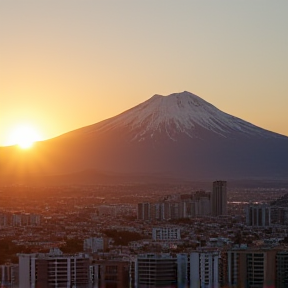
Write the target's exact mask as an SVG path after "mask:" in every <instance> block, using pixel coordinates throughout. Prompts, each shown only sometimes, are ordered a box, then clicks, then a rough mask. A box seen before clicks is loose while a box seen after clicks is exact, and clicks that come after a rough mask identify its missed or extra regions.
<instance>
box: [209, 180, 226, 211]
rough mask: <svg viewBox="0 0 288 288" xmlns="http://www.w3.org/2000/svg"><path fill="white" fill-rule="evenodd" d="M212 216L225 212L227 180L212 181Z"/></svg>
mask: <svg viewBox="0 0 288 288" xmlns="http://www.w3.org/2000/svg"><path fill="white" fill-rule="evenodd" d="M211 210H212V216H219V215H226V214H227V182H226V181H214V182H213V191H212V194H211Z"/></svg>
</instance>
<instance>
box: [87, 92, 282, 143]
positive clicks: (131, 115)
mask: <svg viewBox="0 0 288 288" xmlns="http://www.w3.org/2000/svg"><path fill="white" fill-rule="evenodd" d="M123 127H125V129H126V130H128V131H129V133H130V134H131V139H130V140H131V141H135V140H136V141H143V140H145V139H148V138H149V139H151V138H153V137H156V135H157V134H158V133H161V135H163V134H166V136H168V137H169V138H170V139H171V140H173V141H177V135H178V134H179V133H184V134H185V135H186V136H188V137H190V138H201V136H199V135H200V134H199V133H198V131H199V129H205V130H208V131H210V132H213V133H215V134H217V135H219V136H221V137H228V136H229V135H231V134H232V133H241V134H246V135H252V134H253V135H255V134H256V135H259V136H264V137H265V135H266V133H269V132H268V131H266V130H264V129H261V128H259V127H257V126H255V125H253V124H251V123H248V122H246V121H243V120H241V119H239V118H237V117H234V116H231V115H229V114H227V113H224V112H222V111H221V110H219V109H217V108H216V107H215V106H213V105H211V104H210V103H208V102H206V101H205V100H203V99H202V98H200V97H198V96H197V95H194V94H192V93H190V92H187V91H184V92H182V93H173V94H171V95H168V96H162V95H158V94H156V95H154V96H152V97H151V98H150V99H148V100H147V101H145V102H143V103H141V104H139V105H137V106H135V107H134V108H131V109H130V110H127V111H125V112H123V113H121V114H119V115H117V116H115V117H112V118H110V119H107V120H105V121H102V122H99V123H97V124H95V125H92V126H90V127H89V130H88V131H87V130H86V132H90V133H92V132H93V131H95V130H97V131H99V132H105V131H108V130H114V129H118V128H123ZM276 135H277V134H276ZM270 137H271V135H270Z"/></svg>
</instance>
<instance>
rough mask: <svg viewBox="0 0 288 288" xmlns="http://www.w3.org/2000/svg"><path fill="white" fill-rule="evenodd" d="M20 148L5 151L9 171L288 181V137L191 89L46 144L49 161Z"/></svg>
mask: <svg viewBox="0 0 288 288" xmlns="http://www.w3.org/2000/svg"><path fill="white" fill-rule="evenodd" d="M13 149H15V148H13V147H8V148H1V150H2V151H1V152H2V155H4V154H3V152H4V150H5V151H6V153H5V155H4V157H3V159H4V163H5V165H4V166H3V165H2V167H1V168H0V169H1V170H2V172H3V171H4V170H5V173H9V171H8V170H7V169H8V167H9V165H10V167H22V168H21V169H22V170H23V169H24V170H25V171H26V172H27V171H29V173H32V172H33V173H36V172H39V169H41V171H43V173H47V174H55V173H71V172H77V171H82V170H85V169H97V170H102V171H103V170H105V171H114V172H122V173H128V174H129V173H133V174H135V173H136V174H137V173H145V174H152V173H159V174H161V175H171V176H173V177H181V178H187V179H191V180H198V179H217V178H223V179H232V178H234V179H240V178H242V179H243V178H249V179H251V178H255V177H257V178H262V179H277V178H283V179H286V178H287V171H288V137H286V136H283V135H280V134H277V133H273V132H270V131H267V130H265V129H262V128H259V127H257V126H255V125H253V124H251V123H248V122H246V121H244V120H241V119H239V118H237V117H234V116H231V115H229V114H227V113H224V112H222V111H220V110H219V109H217V108H216V107H214V106H213V105H211V104H210V103H208V102H206V101H204V100H203V99H201V98H200V97H198V96H196V95H194V94H192V93H189V92H186V91H185V92H182V93H174V94H171V95H169V96H161V95H154V96H153V97H151V98H150V99H148V100H147V101H145V102H143V103H141V104H139V105H137V106H135V107H134V108H131V109H130V110H127V111H125V112H123V113H121V114H119V115H117V116H115V117H112V118H110V119H107V120H104V121H101V122H99V123H96V124H93V125H90V126H87V127H83V128H80V129H78V130H75V131H72V132H69V133H66V134H64V135H61V136H59V137H57V138H54V139H51V140H47V141H43V142H39V143H37V145H36V146H35V147H34V148H33V150H35V152H33V153H36V154H38V156H39V157H40V156H41V157H40V158H41V159H42V162H41V161H40V159H38V160H35V159H34V157H28V156H25V155H24V156H23V155H22V156H21V157H15V153H16V154H17V153H24V152H15V151H14V150H13ZM8 150H9V151H8ZM31 153H32V152H31ZM13 154H14V157H13ZM17 158H18V159H17ZM37 161H38V164H37ZM17 162H18V163H17ZM11 163H13V165H12V166H11ZM3 167H4V168H3ZM37 167H38V170H37ZM39 167H41V168H39ZM17 169H18V168H17ZM17 169H16V170H17ZM18 171H19V169H18ZM10 173H11V171H10Z"/></svg>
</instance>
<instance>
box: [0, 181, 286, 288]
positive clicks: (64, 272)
mask: <svg viewBox="0 0 288 288" xmlns="http://www.w3.org/2000/svg"><path fill="white" fill-rule="evenodd" d="M210 184H211V188H210V189H207V191H206V190H203V189H195V188H193V185H192V184H187V183H186V184H182V185H181V184H177V185H165V184H158V185H156V184H155V185H152V184H151V185H146V184H145V185H143V184H142V185H139V184H134V185H123V186H116V185H107V186H105V185H99V186H93V185H90V186H89V185H88V186H58V187H57V186H56V187H51V186H50V187H49V186H48V187H39V186H35V187H30V186H21V185H18V186H6V187H1V191H0V192H1V194H0V195H1V196H0V200H1V203H2V204H1V210H0V227H1V228H0V229H1V240H0V241H1V251H2V252H1V257H0V260H1V269H0V277H1V278H0V279H1V283H2V287H21V288H26V287H27V288H28V287H29V288H30V287H93V288H94V287H99V288H100V287H107V288H108V287H118V288H124V287H131V288H132V287H135V288H141V287H142V288H144V287H183V288H184V287H219V288H220V287H287V283H288V270H287V269H288V268H287V267H288V266H287V263H288V235H287V224H288V196H287V195H288V189H287V188H280V187H276V188H263V189H260V188H251V189H246V188H236V187H233V188H232V187H231V188H230V189H229V183H227V182H226V181H222V180H221V181H214V182H213V183H210ZM194 187H195V184H194ZM36 190H37V191H38V192H39V193H38V195H39V199H35V198H31V197H30V195H31V193H32V194H35V191H36ZM259 198H261V199H262V200H261V201H260V200H259ZM39 202H40V203H42V204H41V205H39V204H37V205H36V203H39ZM4 245H5V247H8V248H6V249H7V250H6V249H5V248H4ZM4 252H5V253H4ZM152 275H153V276H152Z"/></svg>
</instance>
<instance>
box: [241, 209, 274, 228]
mask: <svg viewBox="0 0 288 288" xmlns="http://www.w3.org/2000/svg"><path fill="white" fill-rule="evenodd" d="M245 210H246V224H247V225H248V226H257V227H266V226H270V223H271V220H270V219H271V208H270V206H269V205H267V204H251V205H249V206H246V208H245Z"/></svg>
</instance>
